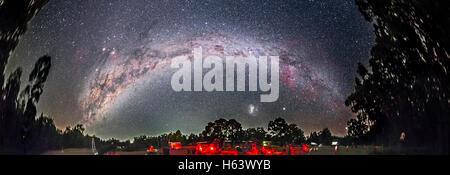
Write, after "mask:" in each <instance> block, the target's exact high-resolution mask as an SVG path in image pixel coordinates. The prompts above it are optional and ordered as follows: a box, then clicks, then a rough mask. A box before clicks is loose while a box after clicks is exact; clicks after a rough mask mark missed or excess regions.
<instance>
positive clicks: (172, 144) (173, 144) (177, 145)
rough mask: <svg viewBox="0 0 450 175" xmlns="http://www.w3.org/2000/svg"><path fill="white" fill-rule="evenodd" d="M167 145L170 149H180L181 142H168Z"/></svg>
mask: <svg viewBox="0 0 450 175" xmlns="http://www.w3.org/2000/svg"><path fill="white" fill-rule="evenodd" d="M169 147H170V149H171V150H174V149H175V150H176V149H181V143H180V142H169Z"/></svg>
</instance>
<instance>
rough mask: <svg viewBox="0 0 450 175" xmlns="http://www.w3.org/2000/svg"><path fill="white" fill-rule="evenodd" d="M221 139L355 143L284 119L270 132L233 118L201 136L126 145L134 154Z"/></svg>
mask: <svg viewBox="0 0 450 175" xmlns="http://www.w3.org/2000/svg"><path fill="white" fill-rule="evenodd" d="M214 139H219V140H220V141H221V142H229V143H232V144H242V143H243V142H247V141H251V142H256V143H259V144H262V142H263V141H271V142H272V144H273V145H279V146H285V145H287V144H293V145H301V144H310V143H311V142H315V143H317V144H323V145H331V142H332V141H338V142H340V144H344V145H351V144H352V140H351V139H349V137H337V136H332V134H331V132H330V130H329V129H328V128H324V129H323V130H322V131H319V132H312V133H311V134H310V135H309V136H305V135H304V132H303V131H302V130H301V129H300V128H299V127H298V126H297V125H295V124H289V123H287V122H286V121H285V120H284V119H283V118H276V119H275V120H273V121H270V122H269V124H268V129H267V131H266V130H265V129H264V128H262V127H258V128H248V129H243V128H242V126H241V124H240V123H239V122H237V121H236V120H234V119H230V120H226V119H223V118H221V119H218V120H216V121H214V122H209V123H208V124H207V126H205V129H204V130H203V131H202V132H201V133H199V134H192V133H191V134H189V135H184V134H182V133H181V131H179V130H178V131H176V132H174V133H169V134H162V135H160V136H150V137H149V136H145V135H143V136H139V137H134V138H133V142H132V143H130V142H129V141H126V142H125V143H129V145H127V146H126V148H127V150H130V151H135V150H142V149H143V148H148V147H149V146H154V147H162V146H167V144H168V141H171V142H181V144H182V145H195V144H196V143H198V142H212V141H213V140H214Z"/></svg>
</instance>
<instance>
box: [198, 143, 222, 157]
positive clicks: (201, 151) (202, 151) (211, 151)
mask: <svg viewBox="0 0 450 175" xmlns="http://www.w3.org/2000/svg"><path fill="white" fill-rule="evenodd" d="M219 153H220V148H219V145H218V144H215V143H210V144H208V143H197V146H196V147H195V154H196V155H217V154H219Z"/></svg>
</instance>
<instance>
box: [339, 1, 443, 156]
mask: <svg viewBox="0 0 450 175" xmlns="http://www.w3.org/2000/svg"><path fill="white" fill-rule="evenodd" d="M356 3H357V5H358V7H359V9H360V11H361V12H362V14H363V15H364V17H365V18H366V19H367V20H368V21H371V22H373V25H374V29H375V35H376V43H375V45H374V46H373V48H372V50H371V58H370V60H369V65H370V71H368V70H367V69H366V68H365V67H364V66H363V65H361V64H360V65H359V66H358V74H359V77H357V78H356V80H355V84H356V86H355V91H354V92H353V93H352V94H350V95H349V97H348V98H347V100H346V105H348V106H351V108H352V111H353V112H355V113H357V116H358V117H357V119H353V120H351V121H349V123H348V124H349V127H348V128H349V135H353V136H357V137H361V136H364V137H366V138H367V139H368V140H369V141H370V142H371V143H376V144H386V145H394V144H397V143H398V140H399V137H400V134H401V133H402V132H404V133H406V139H405V143H406V144H407V145H408V146H414V147H426V148H428V150H429V151H431V152H434V153H448V124H449V116H450V115H449V107H450V106H449V96H448V95H449V93H450V86H449V81H448V71H449V68H450V67H449V61H450V56H449V55H450V54H449V53H450V35H449V33H448V31H449V30H450V18H449V16H448V11H449V10H450V4H449V2H447V1H426V0H410V1H402V0H356Z"/></svg>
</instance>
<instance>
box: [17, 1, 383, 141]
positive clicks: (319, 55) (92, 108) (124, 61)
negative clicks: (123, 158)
mask: <svg viewBox="0 0 450 175" xmlns="http://www.w3.org/2000/svg"><path fill="white" fill-rule="evenodd" d="M372 30H373V29H372V28H371V25H370V24H369V23H367V22H366V21H364V19H363V17H362V16H361V14H360V12H359V11H358V9H357V7H356V5H355V4H354V2H353V1H348V0H322V1H314V0H301V1H296V0H292V1H263V0H261V1H257V0H252V1H249V0H242V1H219V0H217V1H213V0H190V1H189V0H186V1H181V0H178V1H176V0H161V1H152V2H150V1H144V0H129V1H120V0H111V1H106V0H95V1H94V0H88V1H85V0H71V1H50V3H49V4H48V5H47V6H46V7H45V8H43V9H42V11H41V12H40V13H39V14H38V15H37V16H36V17H35V18H34V19H33V21H32V22H31V23H30V24H29V29H28V32H27V33H26V34H25V35H24V36H23V37H22V39H21V42H20V44H19V46H18V47H17V49H16V50H15V51H14V53H13V56H12V58H11V59H10V62H9V67H8V70H9V71H11V70H13V69H14V68H15V67H17V66H22V67H23V68H24V73H25V74H27V71H28V72H29V71H30V69H31V68H32V65H33V64H34V62H35V60H36V59H37V58H39V57H40V56H42V55H44V54H48V55H50V56H52V68H51V72H50V75H49V77H48V80H47V82H46V84H45V89H44V93H43V96H42V97H41V101H40V103H39V105H38V110H39V111H40V112H43V113H45V114H48V115H49V116H51V117H53V118H54V119H55V122H56V124H57V126H58V127H60V128H64V127H65V126H66V125H74V124H76V123H82V124H85V125H86V126H87V131H88V132H89V133H91V134H95V135H97V136H100V137H103V138H109V137H115V138H120V139H126V138H130V137H133V136H137V135H141V134H147V135H157V134H161V133H165V132H170V131H175V130H178V129H180V130H181V131H182V132H183V133H191V132H192V133H198V132H200V131H201V130H202V129H203V127H204V126H205V125H206V124H207V122H209V121H212V120H215V119H218V118H228V119H230V118H234V119H236V120H237V121H239V122H241V123H242V125H243V127H259V126H263V127H266V126H267V123H268V122H269V121H270V120H273V119H275V118H276V117H283V118H285V119H286V120H287V121H288V122H290V123H295V124H297V125H298V126H299V127H300V128H302V129H303V130H305V131H306V132H311V131H316V130H320V129H322V128H324V127H329V128H330V129H331V131H332V132H333V134H337V135H344V134H345V132H346V131H345V126H346V121H347V120H348V119H349V118H351V117H353V116H352V115H353V114H352V113H351V112H350V109H348V108H346V107H345V105H344V101H345V98H346V96H347V94H349V93H350V92H351V91H352V89H353V80H354V77H355V72H356V65H357V62H362V63H366V62H367V60H368V59H369V50H370V48H371V46H372V44H373V40H374V36H373V34H372ZM196 47H202V48H204V51H205V50H206V51H205V54H206V55H208V54H211V55H219V56H221V57H223V56H224V55H228V54H234V55H249V54H254V55H279V56H280V98H279V100H278V101H277V102H274V103H260V102H259V95H260V93H256V92H232V93H230V92H226V93H225V92H209V93H208V92H201V93H199V92H196V93H195V92H174V91H173V90H172V88H171V87H170V78H171V75H172V74H173V72H174V71H176V70H173V69H170V66H169V65H170V64H169V63H170V61H171V59H172V58H174V57H176V56H179V55H189V54H191V51H192V50H193V48H196Z"/></svg>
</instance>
